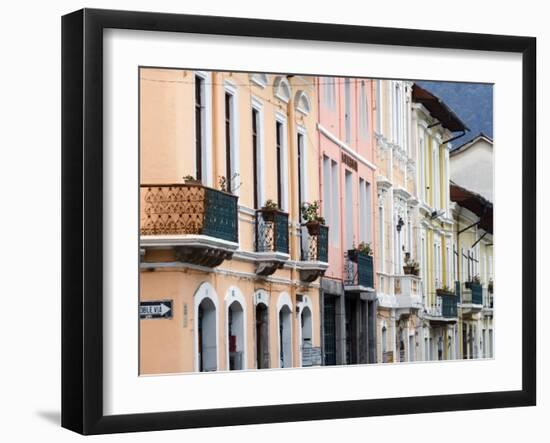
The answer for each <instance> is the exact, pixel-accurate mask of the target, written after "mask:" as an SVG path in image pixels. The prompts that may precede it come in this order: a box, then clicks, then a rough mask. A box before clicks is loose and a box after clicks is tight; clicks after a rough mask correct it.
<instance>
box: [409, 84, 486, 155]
mask: <svg viewBox="0 0 550 443" xmlns="http://www.w3.org/2000/svg"><path fill="white" fill-rule="evenodd" d="M416 83H418V84H419V85H420V86H421V87H422V88H424V89H427V90H428V91H430V92H431V93H432V94H434V95H436V96H437V97H439V98H440V99H441V100H443V101H444V102H445V104H447V106H449V107H450V108H451V109H452V110H453V111H454V112H455V114H456V115H458V117H459V118H460V119H461V120H462V121H463V122H464V123H465V124H466V126H468V128H470V132H466V134H465V135H464V136H463V137H460V138H458V139H456V140H455V141H454V142H453V143H452V145H453V147H458V146H461V145H463V144H464V143H466V142H468V141H470V140H472V139H473V138H475V137H477V136H478V135H479V133H480V132H483V133H484V134H485V135H487V136H489V137H490V138H493V85H487V84H481V83H455V82H432V81H419V82H416Z"/></svg>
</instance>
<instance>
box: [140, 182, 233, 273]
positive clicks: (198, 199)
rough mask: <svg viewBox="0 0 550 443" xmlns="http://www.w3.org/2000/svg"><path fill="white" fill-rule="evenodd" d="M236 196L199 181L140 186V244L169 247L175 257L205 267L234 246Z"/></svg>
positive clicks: (226, 255)
mask: <svg viewBox="0 0 550 443" xmlns="http://www.w3.org/2000/svg"><path fill="white" fill-rule="evenodd" d="M237 199H238V197H236V196H234V195H232V194H228V193H226V192H222V191H218V190H216V189H212V188H209V187H206V186H203V185H202V184H200V183H193V184H187V183H186V184H163V185H141V186H140V211H141V216H140V235H141V237H140V246H141V247H142V248H145V249H147V248H157V249H166V248H173V249H174V251H175V255H176V260H178V261H181V262H185V263H191V264H195V265H200V266H206V267H210V268H213V267H216V266H219V265H220V264H221V263H222V262H223V261H224V260H228V259H231V257H232V256H233V252H234V251H235V250H236V249H237V248H238V246H239V245H238V241H239V240H238V218H237Z"/></svg>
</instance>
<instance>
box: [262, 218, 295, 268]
mask: <svg viewBox="0 0 550 443" xmlns="http://www.w3.org/2000/svg"><path fill="white" fill-rule="evenodd" d="M255 232H256V235H255V239H256V252H257V253H258V254H257V262H258V264H257V267H256V274H258V275H263V276H268V275H271V274H273V273H274V272H275V271H276V270H277V269H279V268H282V267H283V265H284V264H285V262H286V261H287V260H288V259H289V254H288V252H289V249H288V214H287V213H286V212H283V211H280V210H278V209H258V210H257V211H256V231H255Z"/></svg>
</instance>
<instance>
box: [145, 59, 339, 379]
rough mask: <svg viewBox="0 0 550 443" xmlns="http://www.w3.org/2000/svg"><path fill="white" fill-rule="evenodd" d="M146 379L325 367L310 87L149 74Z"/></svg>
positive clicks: (250, 77)
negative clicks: (313, 219) (307, 212)
mask: <svg viewBox="0 0 550 443" xmlns="http://www.w3.org/2000/svg"><path fill="white" fill-rule="evenodd" d="M140 100H141V101H140V156H141V171H140V174H141V186H140V207H141V212H140V217H141V221H140V226H141V241H140V248H141V261H140V271H141V272H140V302H141V306H140V317H141V320H140V338H141V340H140V372H141V374H160V373H179V372H189V371H215V370H244V369H264V368H279V367H297V366H312V365H319V364H321V361H320V357H321V348H320V346H321V336H320V323H321V318H320V312H321V308H320V299H319V291H320V283H319V276H321V275H322V274H323V273H324V272H325V270H326V268H327V267H328V263H327V261H328V257H327V254H328V251H327V240H328V239H327V236H328V235H329V232H330V226H329V227H327V226H325V225H322V224H319V223H318V224H317V225H318V226H317V228H316V229H313V230H312V231H311V234H310V230H309V228H307V229H306V227H305V226H304V224H303V223H302V221H303V220H302V218H301V214H300V207H301V205H302V204H303V203H304V202H314V201H317V200H319V199H320V195H319V180H320V177H319V174H320V170H319V168H317V167H316V166H314V167H312V166H311V165H317V163H318V158H319V156H320V153H319V148H318V140H319V136H318V132H317V127H316V119H317V115H318V111H317V102H318V101H317V97H316V85H315V80H314V79H313V78H310V77H302V76H285V75H279V76H277V75H265V74H247V73H231V72H206V71H190V70H180V69H149V68H147V69H145V68H143V69H141V70H140Z"/></svg>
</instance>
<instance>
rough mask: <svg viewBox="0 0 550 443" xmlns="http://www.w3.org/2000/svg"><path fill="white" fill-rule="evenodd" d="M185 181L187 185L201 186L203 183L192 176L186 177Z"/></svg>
mask: <svg viewBox="0 0 550 443" xmlns="http://www.w3.org/2000/svg"><path fill="white" fill-rule="evenodd" d="M183 181H184V182H185V184H186V185H200V184H201V181H200V180H198V179H196V178H195V177H193V176H192V175H186V176H185V177H183Z"/></svg>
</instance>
